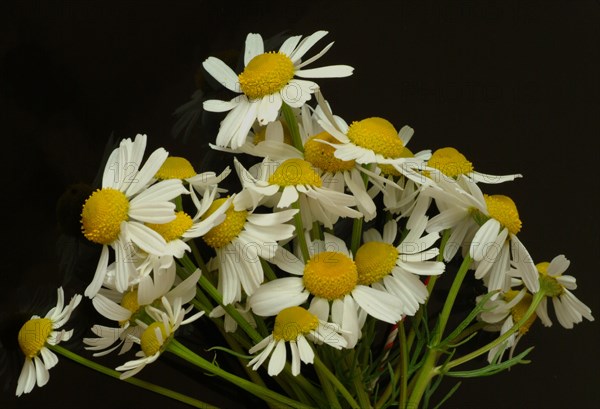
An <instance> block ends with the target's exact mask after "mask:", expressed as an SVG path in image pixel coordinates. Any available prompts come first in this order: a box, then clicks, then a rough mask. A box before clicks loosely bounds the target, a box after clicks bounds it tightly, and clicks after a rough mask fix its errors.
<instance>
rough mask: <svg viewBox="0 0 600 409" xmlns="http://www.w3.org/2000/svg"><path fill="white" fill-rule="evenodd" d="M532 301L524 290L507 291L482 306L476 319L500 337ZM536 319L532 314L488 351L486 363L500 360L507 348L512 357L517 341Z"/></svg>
mask: <svg viewBox="0 0 600 409" xmlns="http://www.w3.org/2000/svg"><path fill="white" fill-rule="evenodd" d="M532 300H533V297H532V295H531V294H530V293H528V292H527V291H526V290H525V289H522V290H521V291H515V290H509V291H507V292H504V293H501V294H500V296H499V297H497V298H495V299H493V300H491V299H490V300H488V301H487V302H486V303H485V305H484V309H485V311H484V312H482V313H481V314H479V316H478V319H479V320H480V321H483V322H485V323H488V324H490V325H489V326H487V327H486V328H485V329H486V330H487V331H499V332H500V334H499V336H502V335H504V334H505V333H506V332H508V330H510V329H511V328H512V327H513V326H514V325H515V323H516V322H519V321H520V320H521V319H522V318H523V317H524V316H525V313H526V312H527V310H528V309H529V306H530V305H531V302H532ZM536 318H537V316H536V314H535V313H534V314H532V315H531V316H530V317H529V318H528V319H527V321H525V323H524V324H523V325H522V326H521V327H519V330H518V331H517V332H515V333H513V334H511V335H510V336H509V337H508V338H507V339H506V341H504V342H503V343H501V344H499V345H497V346H495V347H494V348H492V349H490V351H489V352H488V356H487V360H488V362H490V363H492V362H494V360H496V361H500V360H502V355H503V354H504V351H506V350H507V349H509V348H510V349H511V355H512V351H513V350H514V348H515V347H516V345H517V343H518V341H519V340H520V339H521V337H522V336H523V335H525V334H526V333H527V332H528V331H529V328H530V327H531V325H532V324H533V323H534V322H535V319H536Z"/></svg>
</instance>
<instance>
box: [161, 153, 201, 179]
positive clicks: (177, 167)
mask: <svg viewBox="0 0 600 409" xmlns="http://www.w3.org/2000/svg"><path fill="white" fill-rule="evenodd" d="M192 176H196V171H195V170H194V167H193V166H192V164H191V163H190V161H188V160H187V159H185V158H180V157H178V156H169V157H168V158H167V159H165V161H164V162H163V164H162V166H161V167H160V169H158V172H156V175H155V176H154V177H156V179H159V180H166V179H187V178H191V177H192Z"/></svg>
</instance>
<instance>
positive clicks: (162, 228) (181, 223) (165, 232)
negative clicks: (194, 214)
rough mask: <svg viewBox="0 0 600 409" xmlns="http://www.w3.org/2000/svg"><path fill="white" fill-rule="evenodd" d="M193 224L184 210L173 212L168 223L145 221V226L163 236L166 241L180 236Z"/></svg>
mask: <svg viewBox="0 0 600 409" xmlns="http://www.w3.org/2000/svg"><path fill="white" fill-rule="evenodd" d="M193 224H194V222H193V221H192V218H191V217H190V216H189V215H188V214H187V213H186V212H177V213H175V219H173V220H172V221H170V222H168V223H164V224H154V223H146V226H148V227H150V228H151V229H152V230H154V231H155V232H157V233H158V234H160V235H161V236H163V238H164V239H165V241H166V242H167V243H168V242H170V241H171V240H175V239H178V238H180V237H181V236H182V235H183V233H185V232H186V231H188V230H189V228H190V227H192V225H193Z"/></svg>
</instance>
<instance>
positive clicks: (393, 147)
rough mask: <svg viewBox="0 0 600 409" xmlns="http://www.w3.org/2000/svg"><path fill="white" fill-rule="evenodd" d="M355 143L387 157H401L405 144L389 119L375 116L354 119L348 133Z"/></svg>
mask: <svg viewBox="0 0 600 409" xmlns="http://www.w3.org/2000/svg"><path fill="white" fill-rule="evenodd" d="M346 135H347V136H348V138H349V139H350V140H351V141H352V142H353V143H354V144H355V145H358V146H360V147H362V148H365V149H370V150H372V151H373V152H375V153H378V154H380V155H382V156H383V157H385V158H399V157H401V156H402V152H403V151H404V144H403V143H402V140H401V139H400V137H399V136H398V131H396V128H394V125H392V124H391V123H390V122H389V121H387V120H385V119H383V118H378V117H373V118H367V119H363V120H362V121H358V122H357V121H354V122H352V123H351V124H350V127H349V128H348V132H347V134H346Z"/></svg>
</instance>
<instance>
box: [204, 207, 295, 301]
mask: <svg viewBox="0 0 600 409" xmlns="http://www.w3.org/2000/svg"><path fill="white" fill-rule="evenodd" d="M227 200H229V199H227V198H221V199H217V200H215V201H214V202H213V203H212V205H211V206H210V208H209V209H208V210H207V211H206V212H205V213H204V215H203V217H210V215H212V214H213V213H214V212H215V211H217V209H219V208H220V207H221V205H222V204H223V203H224V202H225V201H227ZM233 200H234V204H231V205H230V206H229V207H228V208H227V210H226V212H225V221H223V222H222V223H220V224H219V225H217V226H215V227H213V228H212V229H211V230H210V231H208V232H207V233H206V234H204V235H203V236H202V240H204V242H205V243H206V244H207V245H208V246H209V247H212V248H213V249H214V250H215V253H216V263H217V265H218V270H219V283H218V289H219V291H220V292H221V294H222V295H223V304H224V305H228V304H231V303H234V302H236V301H241V299H242V289H243V290H244V292H245V293H246V294H248V295H250V294H252V293H253V292H254V290H256V288H258V286H259V285H260V284H261V283H262V282H263V280H264V272H263V268H262V264H261V262H260V260H261V259H264V260H270V259H272V258H273V257H275V254H276V252H277V249H278V248H279V244H278V241H280V240H289V239H290V238H292V236H293V234H294V226H293V225H291V224H287V222H288V221H290V220H291V219H292V217H294V214H296V213H297V212H298V210H296V209H291V210H284V211H280V212H273V213H268V214H257V213H254V209H253V208H252V207H244V206H238V205H237V204H236V202H235V198H234V199H233Z"/></svg>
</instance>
